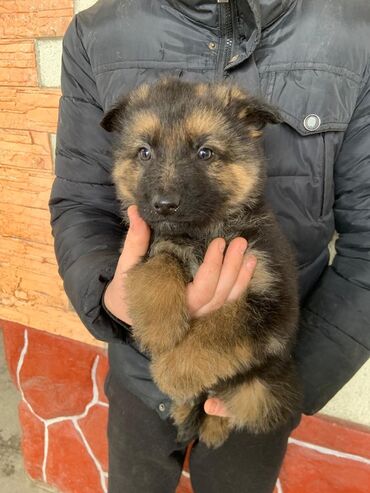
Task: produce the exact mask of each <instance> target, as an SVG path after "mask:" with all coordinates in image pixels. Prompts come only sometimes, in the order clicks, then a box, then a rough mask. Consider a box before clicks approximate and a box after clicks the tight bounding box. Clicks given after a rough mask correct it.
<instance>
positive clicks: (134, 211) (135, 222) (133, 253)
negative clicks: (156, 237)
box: [118, 205, 150, 273]
mask: <svg viewBox="0 0 370 493" xmlns="http://www.w3.org/2000/svg"><path fill="white" fill-rule="evenodd" d="M127 213H128V217H129V220H130V227H129V229H128V231H127V235H126V239H125V243H124V245H123V250H122V253H121V256H120V259H119V262H118V267H119V270H120V272H121V273H125V272H127V271H128V270H129V269H131V268H132V267H133V266H134V265H136V264H137V263H138V262H140V260H141V258H142V257H143V256H144V255H145V254H146V252H147V250H148V247H149V241H150V228H149V226H148V225H147V224H146V222H145V221H144V220H143V219H142V218H141V217H140V216H139V212H138V208H137V206H136V205H131V206H130V207H129V208H128V209H127Z"/></svg>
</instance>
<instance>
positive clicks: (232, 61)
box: [229, 55, 239, 63]
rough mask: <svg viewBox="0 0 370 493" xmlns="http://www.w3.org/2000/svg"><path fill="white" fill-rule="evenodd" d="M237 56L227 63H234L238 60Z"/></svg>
mask: <svg viewBox="0 0 370 493" xmlns="http://www.w3.org/2000/svg"><path fill="white" fill-rule="evenodd" d="M238 58H239V55H234V56H233V57H232V58H230V60H229V63H234V62H236V61H237V60H238Z"/></svg>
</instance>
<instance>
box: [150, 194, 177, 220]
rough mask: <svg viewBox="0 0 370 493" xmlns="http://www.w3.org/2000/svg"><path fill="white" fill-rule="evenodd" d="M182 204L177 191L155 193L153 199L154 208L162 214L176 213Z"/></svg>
mask: <svg viewBox="0 0 370 493" xmlns="http://www.w3.org/2000/svg"><path fill="white" fill-rule="evenodd" d="M179 205H180V195H178V194H177V193H167V194H163V195H155V196H154V198H153V200H152V206H153V209H154V210H155V211H156V212H157V213H158V214H160V215H161V216H168V215H170V214H174V213H175V212H176V211H177V209H178V208H179Z"/></svg>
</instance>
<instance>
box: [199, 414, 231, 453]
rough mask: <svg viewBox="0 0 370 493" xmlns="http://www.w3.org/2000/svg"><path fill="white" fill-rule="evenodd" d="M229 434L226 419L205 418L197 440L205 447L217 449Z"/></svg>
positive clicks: (228, 424)
mask: <svg viewBox="0 0 370 493" xmlns="http://www.w3.org/2000/svg"><path fill="white" fill-rule="evenodd" d="M229 433H230V423H229V419H228V418H221V417H219V416H206V417H205V418H204V421H203V423H202V424H201V426H200V432H199V438H200V440H201V441H202V442H203V443H205V444H206V445H207V447H210V448H211V447H212V448H217V447H219V446H220V445H222V444H223V443H224V441H225V440H226V438H227V437H228V436H229Z"/></svg>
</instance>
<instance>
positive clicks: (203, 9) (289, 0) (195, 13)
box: [169, 0, 297, 30]
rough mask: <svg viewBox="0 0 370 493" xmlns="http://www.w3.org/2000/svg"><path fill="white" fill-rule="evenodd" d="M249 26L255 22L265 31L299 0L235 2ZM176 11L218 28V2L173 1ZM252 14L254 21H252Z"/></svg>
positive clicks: (237, 0)
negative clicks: (216, 15) (216, 10)
mask: <svg viewBox="0 0 370 493" xmlns="http://www.w3.org/2000/svg"><path fill="white" fill-rule="evenodd" d="M233 1H234V3H235V5H236V6H237V8H238V11H239V12H240V13H241V14H242V15H243V17H244V19H245V21H247V22H248V24H251V22H254V23H255V25H256V26H257V28H258V29H259V30H261V29H265V28H267V27H269V26H271V24H273V23H274V22H275V21H277V20H278V19H279V18H280V17H281V16H282V15H284V14H285V13H286V12H287V11H288V10H289V9H290V8H291V7H293V5H294V4H295V3H296V2H297V0H233ZM169 3H170V4H172V5H173V6H174V7H175V9H177V10H179V11H181V12H183V14H185V15H186V16H187V17H189V18H191V19H193V21H194V20H195V21H197V22H199V23H200V24H204V25H208V27H209V28H211V29H212V28H216V26H217V19H216V17H215V6H216V4H217V3H218V2H217V0H208V1H207V0H171V1H169ZM251 13H252V16H253V17H254V19H251Z"/></svg>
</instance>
